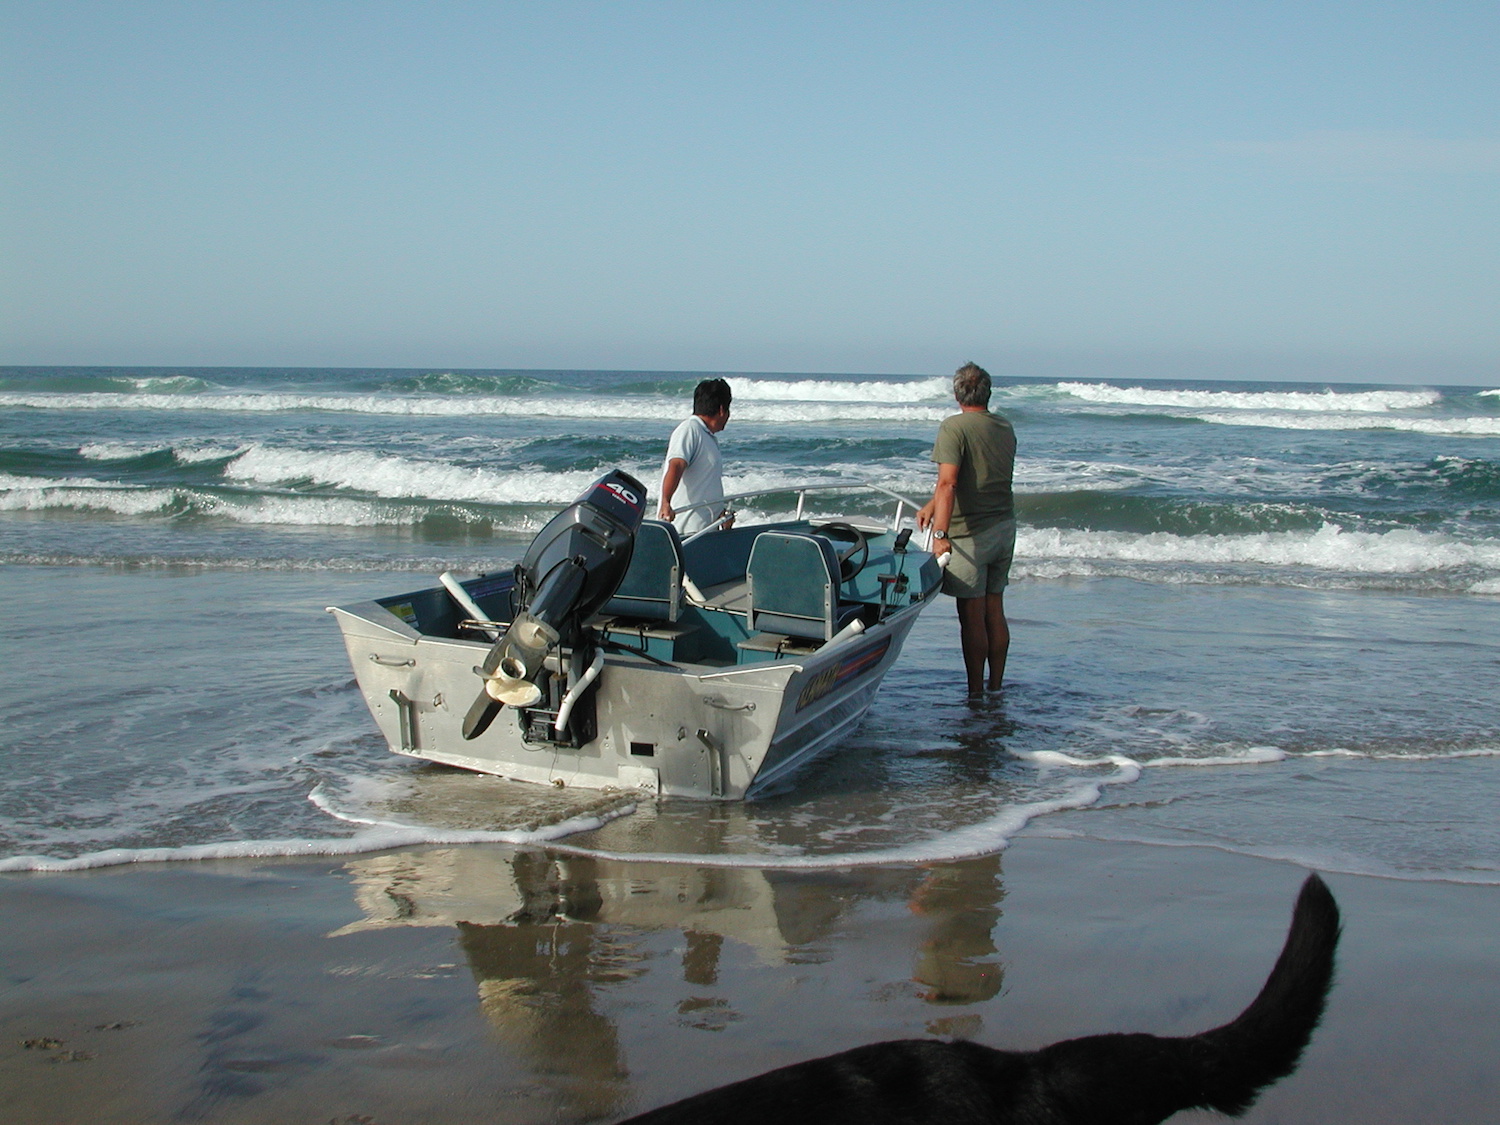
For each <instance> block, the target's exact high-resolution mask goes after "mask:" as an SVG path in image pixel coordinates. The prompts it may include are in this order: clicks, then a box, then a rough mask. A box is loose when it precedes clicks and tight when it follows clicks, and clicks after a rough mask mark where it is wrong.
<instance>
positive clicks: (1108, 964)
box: [0, 837, 1500, 1125]
mask: <svg viewBox="0 0 1500 1125" xmlns="http://www.w3.org/2000/svg"><path fill="white" fill-rule="evenodd" d="M1302 876H1303V872H1302V871H1301V870H1300V869H1298V868H1296V867H1293V866H1290V865H1284V864H1276V863H1269V862H1265V861H1261V860H1255V859H1248V858H1244V857H1240V856H1234V855H1229V854H1223V853H1218V852H1214V851H1210V850H1206V849H1199V848H1182V849H1169V848H1149V847H1140V846H1122V845H1103V844H1097V843H1086V842H1081V841H1069V840H1054V839H1042V838H1037V837H1029V838H1023V839H1021V840H1019V841H1018V842H1017V843H1016V844H1015V846H1013V847H1012V848H1011V849H1010V850H1008V851H1007V852H1005V853H1004V854H1003V855H1002V856H998V857H989V858H985V859H978V860H969V861H964V862H960V863H948V864H942V865H936V866H932V867H927V868H919V869H915V868H865V869H856V870H851V871H843V872H804V873H799V872H790V871H761V870H754V869H717V870H715V869H701V868H690V867H672V866H667V865H656V864H623V863H617V862H611V861H598V860H591V859H580V858H576V857H574V858H569V857H566V856H559V855H555V854H551V853H543V852H527V853H517V852H515V851H513V850H509V849H501V848H489V847H469V848H456V849H455V848H428V849H420V850H409V851H397V852H390V853H383V854H379V855H373V856H359V857H352V858H349V859H346V860H339V861H334V860H326V859H320V860H305V861H285V860H279V861H274V862H264V863H251V862H236V863H229V862H217V863H201V864H186V863H184V864H168V865H155V866H137V867H132V868H117V869H106V870H101V871H95V872H83V873H69V874H58V875H38V874H31V875H6V876H0V909H3V912H4V919H5V922H4V925H3V926H0V966H3V974H4V976H3V984H0V1095H3V1100H4V1104H5V1106H6V1117H7V1119H8V1120H12V1121H17V1122H28V1123H29V1122H38V1123H41V1122H45V1123H49V1125H69V1123H74V1122H77V1123H80V1125H82V1123H88V1125H101V1123H109V1122H121V1123H126V1122H129V1123H132V1125H152V1123H156V1122H168V1121H172V1122H181V1121H212V1122H216V1123H225V1125H238V1123H252V1122H253V1123H261V1122H264V1123H271V1122H275V1123H278V1125H294V1123H302V1122H306V1123H308V1125H327V1123H329V1122H337V1123H339V1125H355V1123H359V1125H418V1123H439V1122H441V1123H457V1122H475V1121H491V1122H501V1123H507V1125H508V1123H517V1125H523V1123H525V1125H529V1123H540V1122H575V1121H585V1120H609V1119H611V1118H613V1117H617V1116H621V1115H624V1114H626V1113H629V1112H633V1111H636V1110H639V1109H642V1108H647V1107H649V1106H652V1105H656V1104H659V1103H661V1102H664V1101H668V1100H671V1099H672V1098H675V1097H679V1096H683V1095H685V1094H688V1093H692V1092H695V1091H697V1090H700V1089H704V1088H707V1087H709V1086H712V1085H717V1084H719V1083H722V1082H726V1081H731V1080H733V1079H736V1078H741V1077H745V1076H747V1075H750V1074H753V1073H757V1072H759V1071H761V1070H765V1069H768V1068H770V1067H773V1066H778V1065H782V1064H784V1063H787V1062H792V1061H796V1060H799V1059H803V1058H807V1057H811V1056H814V1055H819V1054H825V1053H828V1052H831V1051H835V1050H840V1049H843V1048H846V1047H850V1046H855V1045H857V1044H860V1043H866V1042H871V1041H875V1040H880V1039H888V1038H897V1037H907V1036H931V1035H950V1036H955V1035H956V1036H964V1037H968V1038H972V1039H975V1040H977V1041H979V1042H983V1043H988V1044H990V1045H993V1046H997V1047H1016V1048H1029V1047H1036V1046H1041V1045H1043V1044H1045V1043H1048V1042H1051V1041H1053V1040H1055V1039H1059V1038H1066V1037H1070V1036H1075V1035H1086V1034H1092V1033H1096V1032H1103V1031H1125V1030H1130V1031H1150V1032H1155V1033H1158V1034H1166V1035H1179V1034H1190V1033H1192V1032H1196V1031H1200V1030H1203V1029H1204V1028H1207V1027H1210V1026H1213V1025H1215V1024H1217V1023H1221V1022H1223V1021H1224V1020H1227V1019H1229V1018H1231V1017H1232V1016H1234V1015H1235V1014H1236V1013H1237V1012H1238V1011H1239V1010H1240V1009H1241V1008H1242V1007H1243V1006H1244V1005H1245V1004H1246V1003H1248V1002H1249V1000H1250V999H1251V998H1252V997H1253V995H1254V994H1255V992H1256V990H1257V989H1258V988H1259V985H1260V982H1261V981H1262V979H1263V978H1264V976H1265V974H1266V973H1267V972H1268V971H1269V969H1270V966H1271V963H1272V961H1273V960H1274V959H1275V956H1276V953H1277V952H1278V950H1279V948H1280V944H1281V940H1282V938H1283V936H1284V934H1285V930H1286V925H1287V921H1288V918H1289V916H1290V911H1291V906H1292V900H1293V898H1294V896H1295V893H1296V890H1297V887H1298V886H1299V884H1300V882H1301V879H1302ZM1328 882H1329V885H1330V886H1331V887H1332V889H1333V892H1334V894H1335V896H1336V897H1337V898H1338V900H1339V903H1340V906H1341V907H1342V909H1343V912H1344V918H1345V932H1344V941H1343V945H1342V947H1341V953H1340V962H1339V974H1338V980H1337V983H1336V984H1335V988H1334V992H1333V995H1332V999H1331V1002H1330V1006H1329V1011H1328V1015H1327V1017H1326V1019H1325V1021H1324V1025H1323V1027H1322V1028H1321V1029H1320V1031H1319V1032H1318V1034H1317V1036H1316V1037H1315V1039H1314V1042H1313V1044H1312V1047H1311V1048H1310V1050H1309V1052H1308V1054H1307V1055H1306V1057H1305V1059H1304V1063H1303V1066H1302V1067H1301V1069H1300V1070H1299V1071H1298V1072H1297V1073H1296V1074H1294V1075H1293V1076H1292V1077H1290V1078H1289V1079H1286V1080H1285V1081H1283V1082H1282V1083H1280V1084H1279V1085H1277V1086H1275V1087H1273V1088H1272V1089H1271V1090H1270V1091H1269V1092H1268V1093H1267V1094H1266V1095H1265V1096H1264V1097H1263V1098H1262V1100H1261V1102H1260V1103H1259V1105H1257V1106H1256V1107H1255V1108H1254V1109H1253V1110H1252V1111H1251V1112H1250V1113H1249V1114H1248V1115H1246V1117H1245V1118H1243V1120H1245V1121H1249V1122H1256V1123H1263V1125H1266V1123H1272V1122H1303V1123H1306V1122H1362V1123H1383V1122H1391V1123H1395V1122H1402V1123H1413V1122H1424V1123H1426V1122H1434V1123H1435V1122H1455V1123H1458V1122H1463V1123H1472V1122H1478V1121H1486V1120H1495V1119H1497V1118H1500V1073H1497V1069H1496V1067H1495V1065H1494V1060H1495V1059H1496V1058H1500V952H1497V951H1500V942H1497V940H1496V937H1495V935H1496V934H1497V933H1500V888H1495V887H1479V886H1460V885H1454V884H1446V883H1415V882H1396V881H1390V880H1381V879H1372V878H1359V877H1350V876H1332V877H1330V878H1329V879H1328ZM1174 1120H1175V1121H1177V1122H1179V1123H1182V1122H1188V1121H1194V1120H1203V1121H1209V1120H1222V1119H1221V1118H1215V1117H1213V1116H1212V1115H1191V1114H1183V1115H1181V1116H1179V1117H1178V1118H1175V1119H1174Z"/></svg>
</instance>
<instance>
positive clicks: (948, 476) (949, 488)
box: [917, 462, 958, 555]
mask: <svg viewBox="0 0 1500 1125" xmlns="http://www.w3.org/2000/svg"><path fill="white" fill-rule="evenodd" d="M957 492H958V466H957V465H949V464H947V463H946V462H944V463H940V464H939V465H938V479H937V487H936V488H934V489H933V490H932V499H931V500H929V501H927V503H925V504H923V505H922V508H921V510H920V511H918V512H917V526H918V527H922V528H926V527H931V528H932V529H933V530H934V531H947V530H948V524H949V523H950V522H951V521H952V519H953V498H954V496H955V495H956V494H957ZM950 548H951V544H950V543H949V542H948V540H947V539H939V540H937V541H936V542H935V543H933V545H932V553H933V554H934V555H946V554H947V553H948V551H949V550H950Z"/></svg>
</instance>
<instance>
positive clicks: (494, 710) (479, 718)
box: [463, 689, 505, 742]
mask: <svg viewBox="0 0 1500 1125" xmlns="http://www.w3.org/2000/svg"><path fill="white" fill-rule="evenodd" d="M504 706H505V704H503V703H501V702H500V701H499V700H498V699H491V698H490V693H489V692H487V691H485V690H483V689H481V690H480V692H479V697H478V698H477V699H475V700H474V702H473V704H472V705H471V706H470V707H469V713H468V714H467V715H465V716H464V726H463V732H464V738H465V739H466V740H468V741H470V742H472V741H473V740H474V739H476V738H478V737H479V736H480V735H481V734H483V733H484V732H485V731H487V730H489V729H490V724H491V723H493V722H494V721H495V716H496V715H498V714H500V710H501V708H503V707H504Z"/></svg>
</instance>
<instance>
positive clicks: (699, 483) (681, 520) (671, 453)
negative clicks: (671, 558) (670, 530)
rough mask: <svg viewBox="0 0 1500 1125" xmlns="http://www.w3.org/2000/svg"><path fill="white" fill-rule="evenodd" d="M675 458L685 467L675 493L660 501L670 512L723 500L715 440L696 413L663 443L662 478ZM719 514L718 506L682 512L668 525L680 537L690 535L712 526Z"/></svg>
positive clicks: (721, 474)
mask: <svg viewBox="0 0 1500 1125" xmlns="http://www.w3.org/2000/svg"><path fill="white" fill-rule="evenodd" d="M678 457H680V458H682V460H684V461H686V462H687V468H686V469H684V470H683V471H682V480H681V481H679V482H678V485H677V491H676V493H674V494H673V495H671V496H665V497H663V499H664V500H666V501H667V502H668V503H670V504H671V505H672V507H673V508H674V509H681V508H685V507H687V506H688V505H689V504H704V503H707V504H717V503H718V502H719V501H720V500H723V499H724V476H723V472H722V468H721V465H722V463H721V461H720V458H719V439H718V437H716V436H715V435H714V433H713V432H712V431H711V430H710V429H709V428H708V427H707V426H706V425H704V423H703V419H702V418H699V417H698V415H696V414H694V415H692V416H691V417H689V418H688V419H687V420H686V421H684V422H682V423H681V424H680V425H679V426H678V427H677V428H676V429H675V430H673V431H672V437H671V439H670V440H669V441H668V442H667V456H666V460H664V461H663V462H662V466H661V471H662V475H663V476H665V475H666V472H667V465H668V464H669V463H670V462H671V461H672V460H674V459H675V458H678ZM719 514H720V509H719V508H718V507H709V508H694V509H693V510H692V511H691V512H682V513H681V514H680V515H678V516H677V518H676V519H674V520H673V521H672V522H673V523H674V524H676V525H677V530H678V531H679V532H681V533H682V534H683V535H691V534H693V532H695V531H702V530H703V529H704V528H705V527H707V526H708V525H709V524H711V523H713V522H714V520H716V519H718V518H719Z"/></svg>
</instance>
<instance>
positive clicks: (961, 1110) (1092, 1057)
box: [621, 875, 1339, 1125]
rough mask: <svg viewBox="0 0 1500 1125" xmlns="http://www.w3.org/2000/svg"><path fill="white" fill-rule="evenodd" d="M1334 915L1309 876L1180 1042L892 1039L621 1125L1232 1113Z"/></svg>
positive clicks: (1310, 1023) (1295, 1002) (1313, 993)
mask: <svg viewBox="0 0 1500 1125" xmlns="http://www.w3.org/2000/svg"><path fill="white" fill-rule="evenodd" d="M1338 940H1339V910H1338V906H1337V904H1336V903H1335V902H1334V901H1333V895H1331V894H1330V893H1329V891H1328V888H1327V886H1325V885H1324V883H1323V880H1321V879H1320V878H1318V877H1317V876H1316V875H1310V876H1308V879H1307V881H1306V882H1305V883H1303V885H1302V892H1301V894H1300V895H1298V897H1297V906H1296V910H1295V911H1294V912H1293V914H1292V924H1291V929H1290V930H1289V932H1288V933H1287V938H1286V944H1285V945H1284V946H1283V947H1282V950H1281V956H1280V957H1279V958H1278V959H1277V961H1276V965H1275V967H1274V968H1273V969H1272V970H1271V975H1270V976H1269V977H1268V978H1267V979H1266V983H1265V985H1264V987H1262V989H1261V991H1260V995H1259V996H1257V997H1256V998H1255V1000H1254V1002H1253V1003H1251V1005H1250V1006H1249V1007H1248V1008H1246V1009H1245V1010H1244V1011H1243V1012H1242V1013H1240V1015H1239V1017H1238V1018H1236V1019H1235V1020H1233V1021H1232V1022H1230V1023H1227V1024H1225V1025H1224V1026H1223V1027H1216V1028H1214V1029H1213V1030H1212V1031H1205V1032H1203V1033H1202V1034H1199V1035H1190V1036H1185V1037H1183V1038H1180V1039H1164V1038H1159V1037H1157V1036H1155V1035H1143V1034H1136V1035H1128V1034H1114V1035H1090V1036H1086V1037H1084V1038H1082V1039H1067V1040H1064V1041H1062V1042H1060V1043H1054V1044H1052V1045H1051V1046H1050V1047H1044V1048H1042V1049H1041V1050H1040V1051H997V1050H994V1049H993V1048H990V1047H982V1046H980V1045H979V1044H977V1043H967V1042H956V1043H944V1042H939V1041H936V1040H926V1039H905V1040H896V1041H893V1042H888V1043H872V1044H870V1045H868V1046H865V1047H856V1048H855V1049H854V1050H852V1051H844V1052H842V1053H841V1054H837V1055H829V1056H827V1057H826V1058H821V1059H811V1060H809V1061H807V1062H801V1063H795V1064H793V1065H791V1066H785V1067H782V1068H781V1069H779V1070H773V1071H770V1072H769V1073H766V1074H762V1075H758V1076H757V1077H754V1078H747V1079H745V1080H744V1081H742V1082H735V1083H732V1084H730V1085H728V1086H721V1087H720V1088H718V1089H716V1090H709V1091H707V1092H705V1093H702V1094H697V1095H695V1096H693V1097H690V1098H687V1099H685V1100H683V1101H680V1102H674V1103H673V1104H671V1105H666V1106H662V1107H661V1108H659V1109H654V1110H651V1111H649V1112H647V1113H643V1114H641V1115H639V1116H638V1117H632V1118H630V1119H629V1122H626V1123H621V1125H689V1123H691V1125H741V1123H743V1125H791V1123H799V1122H807V1123H808V1125H898V1123H899V1125H971V1123H973V1125H979V1123H981V1122H983V1123H987V1125H1152V1123H1153V1122H1158V1121H1162V1120H1164V1119H1166V1118H1167V1117H1170V1116H1171V1115H1172V1114H1174V1113H1176V1112H1177V1111H1178V1110H1183V1109H1214V1110H1218V1111H1219V1112H1220V1113H1225V1114H1229V1115H1230V1116H1238V1115H1239V1114H1241V1113H1244V1112H1245V1110H1247V1109H1249V1108H1250V1106H1251V1104H1252V1103H1253V1102H1254V1101H1255V1099H1256V1097H1257V1096H1259V1094H1260V1092H1261V1090H1262V1089H1264V1088H1265V1087H1266V1086H1268V1085H1270V1084H1271V1083H1272V1082H1274V1081H1276V1080H1277V1079H1278V1078H1282V1077H1285V1076H1286V1075H1288V1074H1290V1073H1291V1072H1292V1071H1293V1070H1294V1069H1295V1068H1296V1066H1297V1060H1298V1058H1299V1057H1300V1056H1301V1054H1302V1049H1303V1048H1304V1047H1305V1046H1306V1045H1307V1042H1308V1040H1309V1038H1311V1036H1312V1033H1313V1029H1314V1028H1315V1027H1317V1026H1318V1021H1319V1020H1320V1019H1321V1018H1322V1015H1323V1004H1324V1000H1325V998H1326V997H1327V995H1328V989H1329V986H1330V985H1331V983H1332V981H1333V955H1334V949H1335V947H1336V946H1337V945H1338Z"/></svg>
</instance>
